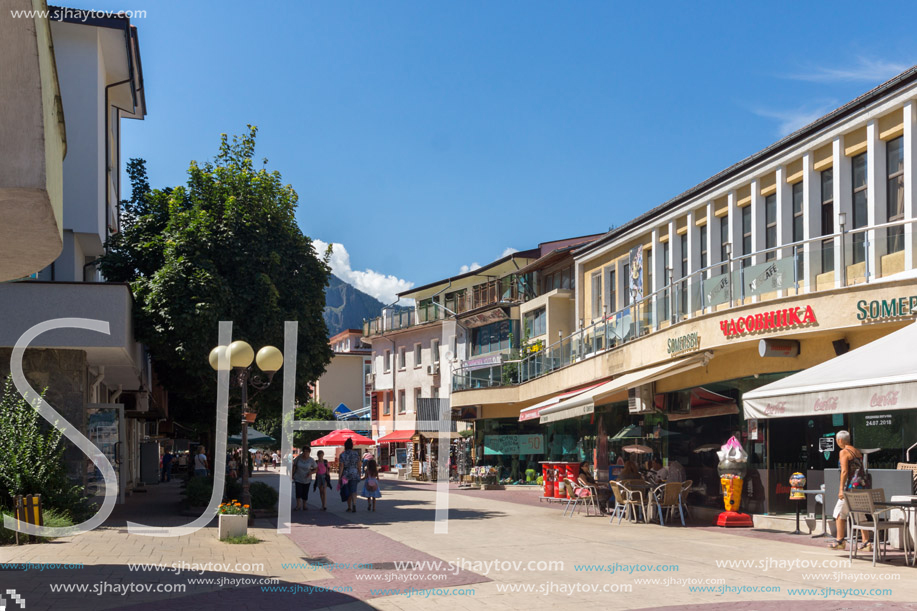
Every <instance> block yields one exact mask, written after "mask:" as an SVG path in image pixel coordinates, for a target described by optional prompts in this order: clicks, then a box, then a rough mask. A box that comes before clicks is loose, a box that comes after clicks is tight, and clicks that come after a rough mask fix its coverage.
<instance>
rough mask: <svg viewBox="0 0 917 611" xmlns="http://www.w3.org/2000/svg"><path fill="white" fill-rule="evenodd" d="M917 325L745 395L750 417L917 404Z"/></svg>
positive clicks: (879, 409)
mask: <svg viewBox="0 0 917 611" xmlns="http://www.w3.org/2000/svg"><path fill="white" fill-rule="evenodd" d="M915 345H917V324H913V323H912V324H909V325H908V326H906V327H904V328H903V329H900V330H898V331H895V332H894V333H890V334H889V335H886V336H885V337H883V338H881V339H877V340H876V341H874V342H871V343H869V344H867V345H865V346H862V347H860V348H857V349H856V350H851V351H850V352H848V353H847V354H843V355H841V356H837V357H834V358H833V359H831V360H829V361H826V362H824V363H822V364H820V365H816V366H814V367H810V368H809V369H806V370H805V371H800V372H799V373H796V374H794V375H791V376H788V377H786V378H783V379H782V380H777V381H776V382H772V383H770V384H767V385H766V386H762V387H761V388H758V389H756V390H752V391H750V392H747V393H745V394H744V396H743V397H742V404H743V406H744V410H745V417H746V418H790V417H792V416H825V415H830V414H850V413H861V412H874V413H882V412H887V411H890V410H897V409H914V408H917V350H915V349H914V346H915Z"/></svg>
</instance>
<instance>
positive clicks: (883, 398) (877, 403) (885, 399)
mask: <svg viewBox="0 0 917 611" xmlns="http://www.w3.org/2000/svg"><path fill="white" fill-rule="evenodd" d="M898 394H899V391H897V390H890V391H888V392H887V393H883V394H879V393H876V394H874V395H873V396H872V398H871V399H870V400H869V407H889V406H892V405H898Z"/></svg>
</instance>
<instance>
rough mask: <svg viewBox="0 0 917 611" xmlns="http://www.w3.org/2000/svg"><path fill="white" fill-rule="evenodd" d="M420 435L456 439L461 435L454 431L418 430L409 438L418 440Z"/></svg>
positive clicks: (429, 437) (428, 437) (426, 437)
mask: <svg viewBox="0 0 917 611" xmlns="http://www.w3.org/2000/svg"><path fill="white" fill-rule="evenodd" d="M421 437H423V438H424V439H441V438H443V437H445V438H446V439H458V438H459V437H461V435H459V434H458V433H456V432H455V431H452V432H450V431H418V432H417V433H415V434H414V435H413V437H412V438H411V439H417V440H419V439H420V438H421Z"/></svg>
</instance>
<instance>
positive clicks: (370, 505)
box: [363, 460, 382, 511]
mask: <svg viewBox="0 0 917 611" xmlns="http://www.w3.org/2000/svg"><path fill="white" fill-rule="evenodd" d="M364 473H365V476H364V482H363V496H365V497H366V510H367V511H375V510H376V499H378V498H382V493H381V492H379V467H378V466H377V465H376V461H375V460H369V461H368V462H367V463H366V471H365V472H364Z"/></svg>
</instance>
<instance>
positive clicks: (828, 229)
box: [820, 168, 834, 273]
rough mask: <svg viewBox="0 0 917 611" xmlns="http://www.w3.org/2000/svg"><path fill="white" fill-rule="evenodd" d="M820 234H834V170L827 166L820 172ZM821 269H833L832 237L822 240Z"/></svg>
mask: <svg viewBox="0 0 917 611" xmlns="http://www.w3.org/2000/svg"><path fill="white" fill-rule="evenodd" d="M820 179H821V234H822V235H823V236H825V235H832V234H834V170H833V169H832V168H828V169H827V170H824V171H823V172H822V173H821V176H820ZM821 249H822V250H821V271H822V273H827V272H833V271H834V238H828V239H827V240H822V243H821Z"/></svg>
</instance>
